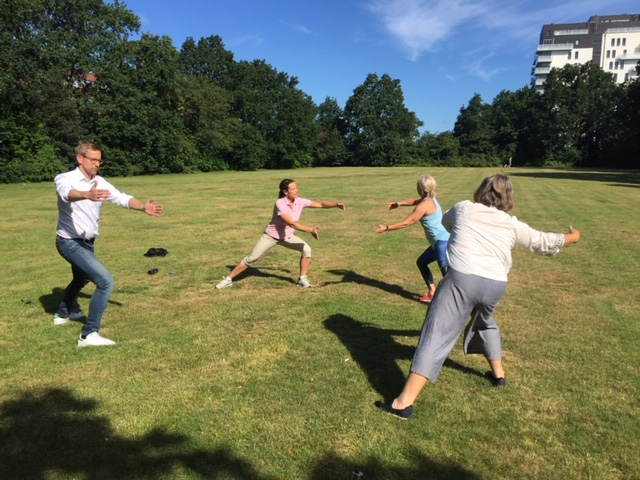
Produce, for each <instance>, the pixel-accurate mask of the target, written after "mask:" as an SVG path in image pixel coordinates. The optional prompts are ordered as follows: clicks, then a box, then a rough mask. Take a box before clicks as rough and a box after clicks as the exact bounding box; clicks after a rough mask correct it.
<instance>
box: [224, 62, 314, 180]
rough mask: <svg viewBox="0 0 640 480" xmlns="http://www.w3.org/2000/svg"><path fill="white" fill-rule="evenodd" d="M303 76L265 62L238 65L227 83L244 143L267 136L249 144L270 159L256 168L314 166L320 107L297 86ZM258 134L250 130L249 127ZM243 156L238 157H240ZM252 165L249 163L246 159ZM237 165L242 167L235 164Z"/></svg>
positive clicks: (248, 148)
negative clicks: (283, 70) (292, 74)
mask: <svg viewBox="0 0 640 480" xmlns="http://www.w3.org/2000/svg"><path fill="white" fill-rule="evenodd" d="M297 84H298V79H297V78H296V77H289V76H288V75H287V74H285V73H280V72H278V71H277V70H275V69H274V68H272V67H271V66H270V65H268V64H267V63H266V62H264V61H263V60H254V61H253V62H246V61H241V62H239V63H237V64H236V65H235V66H234V68H233V71H232V73H231V75H230V80H229V82H228V83H227V85H228V88H229V90H230V91H231V92H232V94H233V102H232V107H231V113H232V115H234V116H235V117H236V118H237V119H238V120H239V121H240V123H242V125H243V129H242V130H243V134H242V135H241V141H242V142H245V143H246V142H247V141H250V140H251V139H258V138H261V139H262V141H261V142H260V145H257V146H256V148H253V147H251V146H250V145H245V148H244V150H245V151H247V152H249V154H250V155H251V156H252V158H254V159H255V155H256V154H257V153H258V152H262V153H263V154H264V157H263V159H262V163H261V164H259V165H258V164H255V163H254V162H253V161H252V162H250V163H249V165H252V166H253V167H254V168H298V167H307V166H310V165H311V161H312V157H311V154H312V151H313V147H314V145H315V140H316V129H315V124H314V118H315V115H316V106H315V104H314V103H313V100H312V99H311V97H310V96H309V95H307V94H305V93H304V92H302V91H301V90H299V89H298V88H297ZM250 128H252V129H254V130H255V134H253V133H249V129H250ZM236 159H237V156H236ZM242 165H244V167H243V168H246V165H247V162H242ZM230 166H231V168H240V167H239V164H235V165H234V164H232V163H230Z"/></svg>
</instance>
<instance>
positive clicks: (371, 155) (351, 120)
mask: <svg viewBox="0 0 640 480" xmlns="http://www.w3.org/2000/svg"><path fill="white" fill-rule="evenodd" d="M344 119H345V134H346V136H345V140H346V145H347V149H348V151H349V154H350V156H351V157H350V161H351V163H352V164H353V165H371V166H391V165H400V164H402V163H405V162H406V161H407V160H408V158H409V154H410V149H411V147H412V146H413V143H414V141H415V140H416V139H417V138H418V135H419V132H418V128H419V127H421V126H422V125H423V123H422V122H421V121H420V120H418V118H417V117H416V115H415V113H413V112H410V111H409V110H408V109H407V108H406V107H405V105H404V95H403V93H402V88H401V87H400V80H394V79H392V78H391V77H390V76H389V75H387V74H384V75H382V77H378V75H376V74H374V73H370V74H369V75H367V78H366V80H365V82H364V83H363V84H362V85H360V86H358V87H357V88H356V89H355V90H354V92H353V95H352V96H351V97H349V99H348V100H347V103H346V105H345V108H344Z"/></svg>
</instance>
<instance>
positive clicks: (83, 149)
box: [75, 142, 102, 155]
mask: <svg viewBox="0 0 640 480" xmlns="http://www.w3.org/2000/svg"><path fill="white" fill-rule="evenodd" d="M75 151H76V155H84V154H85V153H87V152H89V151H92V152H93V151H96V152H100V153H102V148H100V146H99V145H98V144H96V143H91V142H81V143H79V144H78V146H77V147H76V149H75Z"/></svg>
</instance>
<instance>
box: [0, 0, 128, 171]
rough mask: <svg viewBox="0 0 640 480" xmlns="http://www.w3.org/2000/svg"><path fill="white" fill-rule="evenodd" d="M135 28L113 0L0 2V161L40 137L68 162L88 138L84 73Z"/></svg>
mask: <svg viewBox="0 0 640 480" xmlns="http://www.w3.org/2000/svg"><path fill="white" fill-rule="evenodd" d="M138 28H139V22H138V20H137V18H136V17H135V15H133V14H132V13H131V12H129V11H127V10H126V8H125V7H124V6H123V5H121V4H120V3H119V2H118V1H114V2H113V3H111V4H103V2H102V1H101V0H22V1H18V0H0V101H1V102H2V105H3V109H2V111H1V112H0V128H2V129H3V135H2V136H3V137H4V140H3V141H2V142H1V143H0V156H2V157H5V156H6V155H16V154H17V153H16V152H20V151H24V149H23V148H22V147H20V145H24V144H25V137H24V135H26V136H27V137H31V136H35V137H37V138H38V139H40V140H39V141H38V142H36V144H39V142H40V141H41V140H42V139H43V138H47V139H48V142H49V143H50V144H51V145H53V151H52V152H51V155H54V156H55V155H62V156H64V157H66V158H68V159H71V157H72V155H71V154H72V149H73V147H74V146H75V145H76V144H77V142H78V140H79V139H80V138H86V137H87V136H88V135H89V134H90V129H89V128H87V125H86V124H85V123H84V122H83V121H82V115H81V112H82V109H83V108H84V106H85V105H86V104H87V103H88V102H90V101H92V99H93V96H94V90H93V84H92V82H91V81H90V80H89V78H91V73H92V72H93V71H95V70H96V68H97V66H98V65H99V64H100V62H101V59H102V58H103V56H104V55H105V53H107V52H109V51H110V50H111V49H112V48H114V45H116V44H118V43H119V42H121V41H123V40H125V39H126V38H127V35H128V34H129V33H130V32H132V31H137V29H138ZM26 132H33V133H29V134H27V133H26ZM43 136H44V137H43ZM5 158H6V157H5ZM37 158H39V157H38V156H37V155H30V156H27V157H26V158H23V159H22V161H25V162H31V161H36V159H37ZM69 165H71V162H69ZM27 170H29V169H28V168H27ZM31 171H32V172H33V171H42V170H41V169H39V168H34V169H31ZM45 174H46V175H49V173H44V172H43V175H45ZM46 179H49V178H46ZM42 180H45V178H42Z"/></svg>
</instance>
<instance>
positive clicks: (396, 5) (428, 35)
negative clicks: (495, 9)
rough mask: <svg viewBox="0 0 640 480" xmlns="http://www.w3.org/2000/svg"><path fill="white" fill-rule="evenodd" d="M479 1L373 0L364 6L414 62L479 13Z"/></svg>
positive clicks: (482, 6)
mask: <svg viewBox="0 0 640 480" xmlns="http://www.w3.org/2000/svg"><path fill="white" fill-rule="evenodd" d="M485 8H486V7H485V6H484V5H482V4H481V2H471V1H467V0H392V1H385V0H374V1H373V3H372V4H371V5H369V7H368V9H369V10H370V11H371V12H373V13H374V14H376V15H378V16H379V18H380V20H381V21H382V23H383V24H384V26H385V28H386V29H387V30H388V31H389V32H390V33H391V35H392V36H393V37H395V38H396V39H397V40H398V41H399V42H400V43H401V45H402V47H403V48H404V49H406V50H407V52H408V56H409V58H410V59H411V60H412V61H414V60H417V59H418V58H419V57H420V55H421V54H422V53H424V52H426V51H429V50H433V49H434V48H435V47H436V44H438V43H439V42H441V41H443V40H445V39H446V38H448V37H449V36H450V35H451V34H453V32H454V31H455V29H456V28H457V27H458V26H459V25H460V24H462V23H464V22H465V21H467V20H469V19H471V18H473V17H477V16H478V15H481V14H482V13H483V11H484V10H485Z"/></svg>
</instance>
